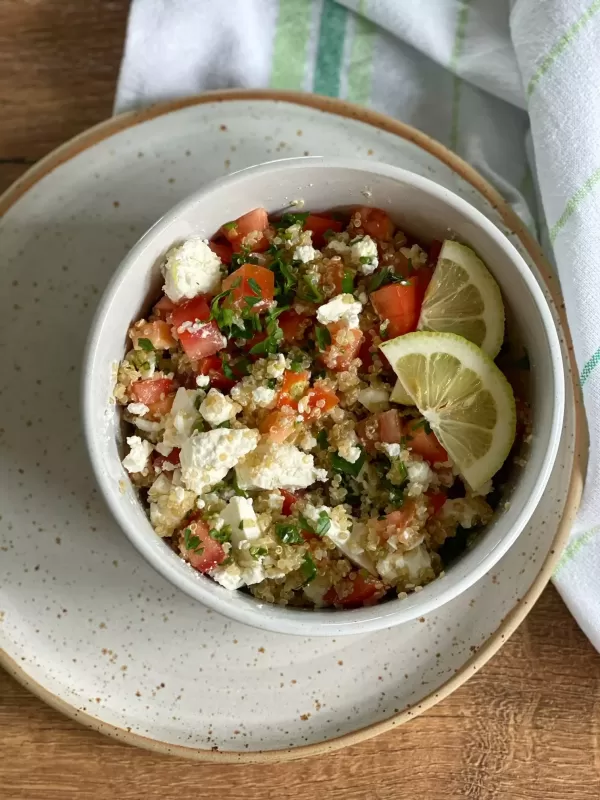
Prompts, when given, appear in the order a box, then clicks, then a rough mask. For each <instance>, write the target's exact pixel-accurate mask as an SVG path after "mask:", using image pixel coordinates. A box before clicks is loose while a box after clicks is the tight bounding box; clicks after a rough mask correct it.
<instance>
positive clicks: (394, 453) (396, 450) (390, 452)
mask: <svg viewBox="0 0 600 800" xmlns="http://www.w3.org/2000/svg"><path fill="white" fill-rule="evenodd" d="M380 447H381V449H382V450H383V452H384V453H385V454H386V455H387V456H389V457H390V458H398V456H399V455H400V452H401V450H402V448H401V447H400V445H399V444H396V443H395V442H394V443H393V444H389V443H388V442H381V445H380Z"/></svg>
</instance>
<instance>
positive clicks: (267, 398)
mask: <svg viewBox="0 0 600 800" xmlns="http://www.w3.org/2000/svg"><path fill="white" fill-rule="evenodd" d="M276 394H277V392H276V391H275V389H269V387H268V386H257V388H256V389H254V390H253V392H252V399H253V400H254V402H255V403H256V405H257V406H259V407H260V408H268V407H269V406H270V405H271V404H272V403H273V401H274V400H275V395H276Z"/></svg>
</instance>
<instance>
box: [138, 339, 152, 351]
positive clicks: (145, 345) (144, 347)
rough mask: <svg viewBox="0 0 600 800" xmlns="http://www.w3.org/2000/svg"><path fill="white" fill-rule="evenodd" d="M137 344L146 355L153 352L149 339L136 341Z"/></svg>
mask: <svg viewBox="0 0 600 800" xmlns="http://www.w3.org/2000/svg"><path fill="white" fill-rule="evenodd" d="M138 344H139V346H140V347H141V348H142V350H145V351H146V352H147V353H150V352H151V351H152V350H154V345H153V344H152V342H151V341H150V339H138Z"/></svg>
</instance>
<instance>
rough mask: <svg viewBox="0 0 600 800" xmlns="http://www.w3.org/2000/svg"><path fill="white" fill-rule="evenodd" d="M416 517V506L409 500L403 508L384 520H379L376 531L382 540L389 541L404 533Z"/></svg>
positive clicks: (387, 515)
mask: <svg viewBox="0 0 600 800" xmlns="http://www.w3.org/2000/svg"><path fill="white" fill-rule="evenodd" d="M414 515H415V504H414V502H413V501H412V500H408V501H407V502H406V503H404V505H403V506H402V508H398V509H397V510H396V511H392V512H391V513H390V514H386V515H385V517H384V519H382V520H378V521H377V523H376V525H375V530H376V531H377V533H378V534H379V536H380V537H381V538H382V539H389V538H390V536H393V535H394V534H395V533H398V532H402V531H403V530H404V529H405V528H406V527H407V525H410V523H411V522H412V520H413V517H414Z"/></svg>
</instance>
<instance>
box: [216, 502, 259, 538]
mask: <svg viewBox="0 0 600 800" xmlns="http://www.w3.org/2000/svg"><path fill="white" fill-rule="evenodd" d="M219 521H220V523H221V524H220V525H219V526H218V527H219V528H220V527H222V526H223V525H229V526H230V528H231V544H232V545H233V547H234V548H237V549H239V547H240V545H241V544H242V543H243V542H251V541H252V540H254V539H258V538H259V537H260V535H261V532H260V528H259V527H258V520H257V518H256V514H255V512H254V506H253V505H252V500H251V499H250V498H248V497H232V498H231V500H230V501H229V502H228V503H227V505H226V506H225V508H224V509H223V510H222V511H221V513H220V514H219Z"/></svg>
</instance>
